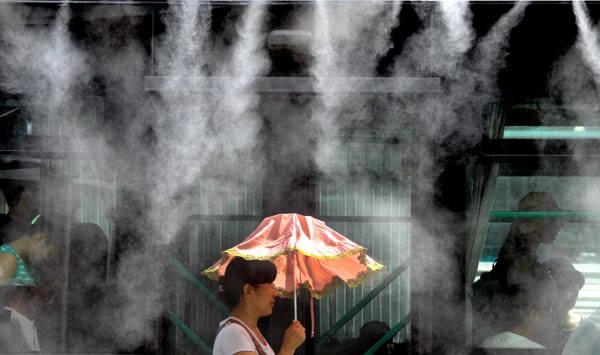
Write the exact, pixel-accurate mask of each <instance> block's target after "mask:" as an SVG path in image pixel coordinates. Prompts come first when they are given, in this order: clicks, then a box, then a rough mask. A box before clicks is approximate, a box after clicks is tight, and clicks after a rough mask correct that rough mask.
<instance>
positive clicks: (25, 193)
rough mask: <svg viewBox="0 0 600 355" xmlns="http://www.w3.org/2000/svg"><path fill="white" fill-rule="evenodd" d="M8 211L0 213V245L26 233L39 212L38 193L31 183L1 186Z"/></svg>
mask: <svg viewBox="0 0 600 355" xmlns="http://www.w3.org/2000/svg"><path fill="white" fill-rule="evenodd" d="M2 193H3V195H4V200H5V201H6V204H7V205H8V213H7V214H0V245H2V244H3V243H8V242H10V241H13V240H15V239H17V238H19V237H21V236H22V235H23V234H25V233H27V231H28V230H29V228H30V227H31V222H32V220H33V219H34V218H35V216H36V215H37V214H38V213H39V193H38V189H37V188H36V187H34V185H33V184H25V183H10V184H7V185H5V186H3V187H2Z"/></svg>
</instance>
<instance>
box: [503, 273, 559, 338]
mask: <svg viewBox="0 0 600 355" xmlns="http://www.w3.org/2000/svg"><path fill="white" fill-rule="evenodd" d="M555 297H556V283H555V282H554V280H552V278H551V277H547V278H544V279H535V280H531V281H529V282H527V283H523V284H519V285H512V286H509V287H508V289H507V290H506V291H505V292H504V307H502V309H503V318H504V321H505V326H506V327H509V328H512V327H515V326H517V325H519V324H521V323H522V322H523V321H524V320H525V319H526V318H527V316H528V315H529V312H530V311H531V310H532V309H540V308H546V307H551V306H552V305H553V304H554V299H555Z"/></svg>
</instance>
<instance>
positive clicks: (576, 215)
mask: <svg viewBox="0 0 600 355" xmlns="http://www.w3.org/2000/svg"><path fill="white" fill-rule="evenodd" d="M537 218H564V219H569V220H572V221H577V220H589V219H600V212H570V211H564V212H542V211H540V212H537V211H536V212H533V211H532V212H530V211H492V213H491V215H490V219H491V220H493V221H495V222H504V221H506V222H510V221H512V220H513V219H537Z"/></svg>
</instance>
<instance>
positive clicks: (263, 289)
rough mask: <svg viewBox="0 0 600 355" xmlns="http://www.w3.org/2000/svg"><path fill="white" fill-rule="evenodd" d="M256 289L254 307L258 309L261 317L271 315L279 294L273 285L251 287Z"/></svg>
mask: <svg viewBox="0 0 600 355" xmlns="http://www.w3.org/2000/svg"><path fill="white" fill-rule="evenodd" d="M251 287H252V288H253V289H254V295H253V296H254V297H253V298H252V300H253V305H254V306H255V307H256V308H257V310H258V313H259V314H260V316H261V317H264V316H268V315H271V313H273V307H274V306H275V296H276V295H277V293H276V292H275V289H274V288H273V284H272V283H268V284H258V285H255V286H251Z"/></svg>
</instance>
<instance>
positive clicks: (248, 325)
mask: <svg viewBox="0 0 600 355" xmlns="http://www.w3.org/2000/svg"><path fill="white" fill-rule="evenodd" d="M276 275H277V269H276V268H275V265H273V264H272V263H271V262H269V261H261V260H246V259H243V258H240V257H236V258H234V259H233V260H232V261H231V262H230V263H229V265H228V266H227V270H226V271H225V276H223V277H221V279H220V280H219V283H220V284H221V287H222V290H221V292H220V293H219V299H221V300H223V302H225V304H226V305H227V306H228V307H229V308H230V309H231V310H232V311H231V316H230V317H228V318H227V319H225V320H224V321H222V322H221V324H220V327H219V330H218V331H217V337H216V339H215V344H214V346H213V355H234V354H237V355H255V354H258V355H263V354H266V355H275V352H274V351H273V349H271V347H270V346H269V344H268V343H267V341H266V340H265V338H264V337H263V335H262V334H261V332H260V330H259V329H258V326H257V323H258V319H259V318H260V317H264V316H268V315H270V314H271V313H272V312H273V306H274V305H275V295H276V293H275V290H274V289H273V284H272V282H273V281H274V280H275V276H276ZM304 339H306V333H305V329H304V327H303V326H302V324H300V322H299V321H297V320H294V321H292V324H291V325H290V326H289V327H288V328H287V330H286V331H285V335H284V337H283V344H282V345H281V349H280V350H279V355H288V354H293V353H294V351H295V350H296V348H298V347H299V346H300V345H302V343H303V342H304Z"/></svg>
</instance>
